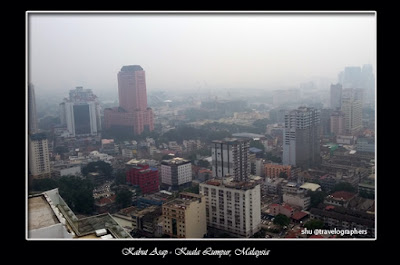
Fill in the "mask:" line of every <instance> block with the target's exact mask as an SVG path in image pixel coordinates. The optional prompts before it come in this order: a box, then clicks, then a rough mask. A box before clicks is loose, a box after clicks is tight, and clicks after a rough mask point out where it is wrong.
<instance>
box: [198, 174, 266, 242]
mask: <svg viewBox="0 0 400 265" xmlns="http://www.w3.org/2000/svg"><path fill="white" fill-rule="evenodd" d="M199 190H200V194H201V195H204V196H205V199H206V219H207V225H208V226H209V227H213V228H217V229H220V230H224V231H226V232H227V233H230V234H233V235H235V236H239V237H251V236H252V235H253V234H254V233H256V232H258V231H259V230H260V226H261V189H260V184H256V183H255V182H250V181H247V182H245V181H240V182H237V181H233V180H232V178H225V179H224V180H219V179H213V180H209V181H206V182H204V183H200V187H199Z"/></svg>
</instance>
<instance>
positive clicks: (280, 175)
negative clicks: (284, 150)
mask: <svg viewBox="0 0 400 265" xmlns="http://www.w3.org/2000/svg"><path fill="white" fill-rule="evenodd" d="M279 177H280V178H284V179H287V178H288V175H287V173H286V172H285V171H282V172H281V173H279Z"/></svg>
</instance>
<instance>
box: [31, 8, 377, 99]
mask: <svg viewBox="0 0 400 265" xmlns="http://www.w3.org/2000/svg"><path fill="white" fill-rule="evenodd" d="M28 18H29V20H28V26H29V27H28V34H29V39H28V40H29V41H28V55H29V56H28V63H29V64H28V66H29V80H30V82H32V83H33V84H34V85H35V89H36V90H37V91H39V92H40V91H48V90H58V91H65V92H66V93H67V91H68V90H69V89H73V88H74V87H76V86H83V87H84V88H90V89H92V90H93V91H94V92H96V91H97V90H101V91H104V90H114V91H115V93H117V87H118V85H117V73H118V71H119V70H120V69H121V67H122V66H123V65H131V64H138V65H141V66H142V67H143V68H144V70H145V71H146V83H147V88H148V90H155V89H162V90H166V91H168V90H170V89H174V90H175V89H186V90H189V89H190V90H192V89H199V88H201V89H218V88H256V89H263V88H265V89H268V88H271V87H276V86H292V87H298V86H299V83H300V82H305V81H308V80H309V79H310V78H311V77H314V76H326V77H328V78H336V77H337V74H338V73H339V71H341V70H343V68H344V67H345V66H362V65H363V64H366V63H370V64H372V65H373V66H374V71H375V63H376V17H375V15H374V14H372V15H371V14H370V15H366V14H363V15H354V14H340V15H326V14H313V15H305V14H303V15H299V14H295V15H293V14H292V15H290V14H289V15H282V14H279V15H278V14H235V15H230V14H179V15H177V14H137V13H132V14H111V13H110V14H94V13H93V14H77V13H71V14H37V13H29V15H28Z"/></svg>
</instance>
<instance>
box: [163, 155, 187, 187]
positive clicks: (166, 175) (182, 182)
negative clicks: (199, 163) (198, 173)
mask: <svg viewBox="0 0 400 265" xmlns="http://www.w3.org/2000/svg"><path fill="white" fill-rule="evenodd" d="M191 182H192V164H191V162H190V160H186V159H183V158H180V157H175V158H173V159H170V160H163V161H162V162H161V186H163V188H171V189H172V190H178V189H179V187H187V186H189V185H190V184H191Z"/></svg>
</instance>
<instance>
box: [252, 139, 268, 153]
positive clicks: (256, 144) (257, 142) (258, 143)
mask: <svg viewBox="0 0 400 265" xmlns="http://www.w3.org/2000/svg"><path fill="white" fill-rule="evenodd" d="M250 147H255V148H258V149H261V150H262V151H263V152H264V151H265V146H264V145H263V144H262V143H260V141H254V140H251V142H250Z"/></svg>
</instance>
